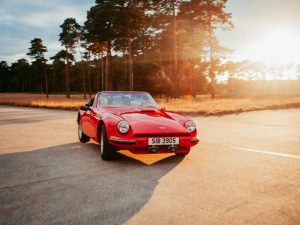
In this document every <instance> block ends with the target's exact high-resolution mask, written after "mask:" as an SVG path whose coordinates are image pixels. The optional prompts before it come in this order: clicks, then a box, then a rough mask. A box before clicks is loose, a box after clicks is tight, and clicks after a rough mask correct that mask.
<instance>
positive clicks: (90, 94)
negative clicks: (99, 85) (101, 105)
mask: <svg viewBox="0 0 300 225" xmlns="http://www.w3.org/2000/svg"><path fill="white" fill-rule="evenodd" d="M87 72H88V85H89V96H90V98H92V91H91V68H90V62H89V61H88V63H87Z"/></svg>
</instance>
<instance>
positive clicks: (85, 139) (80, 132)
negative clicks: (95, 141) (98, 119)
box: [78, 122, 90, 143]
mask: <svg viewBox="0 0 300 225" xmlns="http://www.w3.org/2000/svg"><path fill="white" fill-rule="evenodd" d="M78 138H79V141H80V142H82V143H86V142H88V141H89V140H90V137H89V136H87V135H86V134H85V133H83V130H82V126H81V125H80V122H79V123H78Z"/></svg>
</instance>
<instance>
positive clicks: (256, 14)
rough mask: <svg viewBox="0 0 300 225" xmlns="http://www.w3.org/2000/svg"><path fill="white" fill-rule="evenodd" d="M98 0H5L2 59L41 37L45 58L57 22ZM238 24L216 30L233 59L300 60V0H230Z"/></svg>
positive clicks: (0, 17) (80, 18) (52, 49)
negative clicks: (45, 48) (45, 51)
mask: <svg viewBox="0 0 300 225" xmlns="http://www.w3.org/2000/svg"><path fill="white" fill-rule="evenodd" d="M94 2H95V0H51V1H41V0H21V1H20V0H1V1H0V61H2V60H5V61H7V62H8V63H12V62H15V61H16V60H17V59H20V58H26V59H28V60H30V58H29V57H28V56H26V52H28V48H29V47H30V40H32V39H33V38H36V37H39V38H41V39H42V40H43V41H44V44H45V45H46V46H47V48H48V53H47V54H46V57H47V58H49V57H50V56H53V55H54V54H56V53H57V52H58V51H59V50H60V49H61V48H62V47H61V45H60V43H59V41H58V35H59V33H60V31H61V30H60V27H59V25H60V24H62V23H63V21H64V19H66V18H68V17H74V18H76V20H77V22H78V23H79V24H81V25H82V24H83V23H84V21H85V19H86V12H87V10H89V9H90V7H91V6H92V5H94ZM226 11H227V12H231V13H232V22H233V24H234V26H235V27H234V28H233V29H232V30H230V31H222V30H218V31H217V33H216V34H217V36H218V38H219V40H220V43H221V44H222V45H223V46H224V47H227V48H229V49H232V50H233V52H232V53H231V54H230V55H228V56H227V57H228V59H232V60H243V59H251V60H261V61H264V60H265V61H268V60H269V61H270V62H273V63H274V62H283V61H288V62H300V13H299V12H300V0H229V1H228V3H227V8H226Z"/></svg>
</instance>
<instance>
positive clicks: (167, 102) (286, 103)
mask: <svg viewBox="0 0 300 225" xmlns="http://www.w3.org/2000/svg"><path fill="white" fill-rule="evenodd" d="M156 100H157V102H158V104H159V105H160V106H161V107H166V108H167V109H168V110H170V111H175V112H179V113H182V114H194V115H205V116H210V115H225V114H233V113H241V112H247V111H257V110H266V109H286V108H300V96H276V97H275V96H273V97H270V96H269V97H267V96H264V97H255V96H248V97H243V98H231V97H224V96H223V97H222V96H218V97H217V98H216V99H214V100H213V99H210V97H209V96H197V97H196V98H193V97H183V98H176V99H174V98H170V99H166V98H158V99H156ZM87 101H88V100H87V99H83V96H82V95H78V94H77V95H71V99H66V98H65V96H64V95H50V97H49V98H48V99H47V98H46V97H45V95H42V94H22V93H0V104H1V105H12V106H26V107H37V108H50V109H66V110H77V109H78V108H79V106H81V105H84V104H85V103H86V102H87Z"/></svg>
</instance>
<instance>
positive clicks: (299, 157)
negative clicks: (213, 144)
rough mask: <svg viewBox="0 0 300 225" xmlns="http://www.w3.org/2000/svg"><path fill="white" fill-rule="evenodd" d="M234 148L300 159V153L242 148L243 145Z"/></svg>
mask: <svg viewBox="0 0 300 225" xmlns="http://www.w3.org/2000/svg"><path fill="white" fill-rule="evenodd" d="M233 149H237V150H242V151H248V152H257V153H262V154H268V155H275V156H281V157H286V158H292V159H300V156H299V155H292V154H285V153H280V152H270V151H261V150H257V149H252V148H242V147H233Z"/></svg>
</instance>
